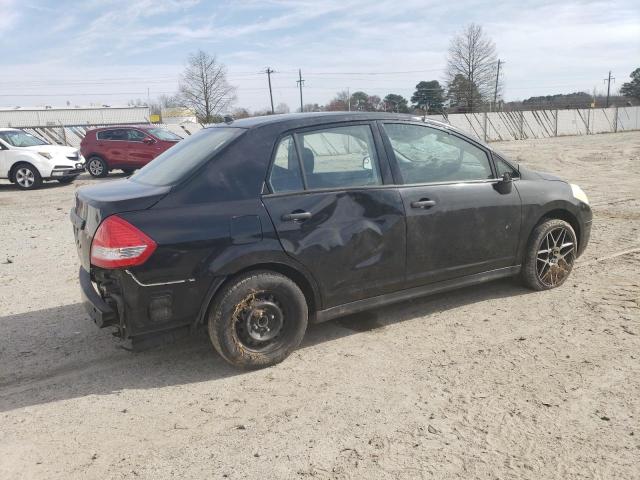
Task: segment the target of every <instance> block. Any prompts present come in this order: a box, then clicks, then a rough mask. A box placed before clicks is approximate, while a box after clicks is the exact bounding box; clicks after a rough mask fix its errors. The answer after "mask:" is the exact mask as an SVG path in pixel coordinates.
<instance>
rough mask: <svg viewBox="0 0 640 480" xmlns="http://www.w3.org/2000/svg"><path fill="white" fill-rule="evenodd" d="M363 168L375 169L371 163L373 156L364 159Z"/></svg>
mask: <svg viewBox="0 0 640 480" xmlns="http://www.w3.org/2000/svg"><path fill="white" fill-rule="evenodd" d="M362 169H363V170H373V166H372V165H371V157H370V156H369V155H367V156H366V157H364V158H363V159H362Z"/></svg>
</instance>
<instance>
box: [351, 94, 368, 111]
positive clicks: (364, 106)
mask: <svg viewBox="0 0 640 480" xmlns="http://www.w3.org/2000/svg"><path fill="white" fill-rule="evenodd" d="M368 105H369V95H367V94H366V93H364V92H362V91H357V92H354V93H353V95H351V109H352V110H359V111H362V112H366V111H367V110H368Z"/></svg>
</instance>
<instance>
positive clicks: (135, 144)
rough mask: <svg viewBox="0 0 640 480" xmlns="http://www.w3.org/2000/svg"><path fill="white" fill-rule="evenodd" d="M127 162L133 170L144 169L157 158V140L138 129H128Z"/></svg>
mask: <svg viewBox="0 0 640 480" xmlns="http://www.w3.org/2000/svg"><path fill="white" fill-rule="evenodd" d="M127 138H128V148H127V155H128V156H127V162H128V164H129V166H130V167H131V168H142V167H144V166H145V165H146V164H147V163H149V162H150V161H151V160H153V159H154V158H155V157H156V156H157V152H156V150H158V145H157V143H158V142H157V140H156V139H154V138H153V137H151V136H150V135H147V134H146V133H145V132H143V131H142V130H138V129H137V128H129V129H127Z"/></svg>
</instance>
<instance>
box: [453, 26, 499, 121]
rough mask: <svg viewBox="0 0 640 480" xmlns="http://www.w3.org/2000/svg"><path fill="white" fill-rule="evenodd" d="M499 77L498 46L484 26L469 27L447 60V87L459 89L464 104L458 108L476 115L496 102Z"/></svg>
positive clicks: (460, 36) (458, 39) (457, 95)
mask: <svg viewBox="0 0 640 480" xmlns="http://www.w3.org/2000/svg"><path fill="white" fill-rule="evenodd" d="M496 75H497V56H496V46H495V44H494V43H493V41H492V40H491V39H490V38H489V37H487V36H486V35H485V33H484V31H483V30H482V27H481V26H480V25H476V24H475V23H472V24H470V25H468V26H467V27H466V28H465V29H464V31H463V32H462V33H460V34H458V35H456V36H455V37H454V38H453V39H452V40H451V44H450V45H449V58H448V60H447V70H446V77H447V85H448V87H449V88H451V86H452V85H454V86H455V88H456V98H457V100H458V101H459V102H462V103H464V104H463V105H458V106H459V107H462V108H465V109H467V111H470V112H472V111H473V110H474V108H475V109H477V108H478V106H480V105H481V104H482V103H484V102H486V101H489V100H492V99H493V94H494V89H495V85H496ZM461 85H462V88H461ZM498 91H500V84H498Z"/></svg>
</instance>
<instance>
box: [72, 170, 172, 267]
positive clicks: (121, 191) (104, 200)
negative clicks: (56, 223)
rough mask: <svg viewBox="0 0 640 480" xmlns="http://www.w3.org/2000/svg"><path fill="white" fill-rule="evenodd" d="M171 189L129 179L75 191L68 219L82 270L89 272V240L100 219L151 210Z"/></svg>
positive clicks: (100, 221)
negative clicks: (74, 198)
mask: <svg viewBox="0 0 640 480" xmlns="http://www.w3.org/2000/svg"><path fill="white" fill-rule="evenodd" d="M170 190H171V187H170V186H161V187H158V186H152V185H143V184H141V183H136V182H133V181H131V180H119V181H114V182H105V183H102V184H100V185H94V186H90V187H83V188H80V189H78V191H77V192H76V202H75V205H74V207H73V208H72V209H71V213H70V216H71V223H72V224H73V235H74V237H75V242H76V249H77V251H78V257H79V258H80V263H81V264H82V266H83V267H84V269H85V270H87V271H89V269H90V267H91V260H90V255H91V241H92V240H93V236H94V235H95V233H96V230H97V229H98V226H99V225H100V223H102V220H104V219H105V218H106V217H108V216H110V215H114V214H116V213H124V212H132V211H137V210H146V209H148V208H151V207H152V206H153V205H155V204H156V203H157V202H158V201H159V200H160V199H161V198H163V197H164V196H165V195H166V194H167V193H169V191H170Z"/></svg>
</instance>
